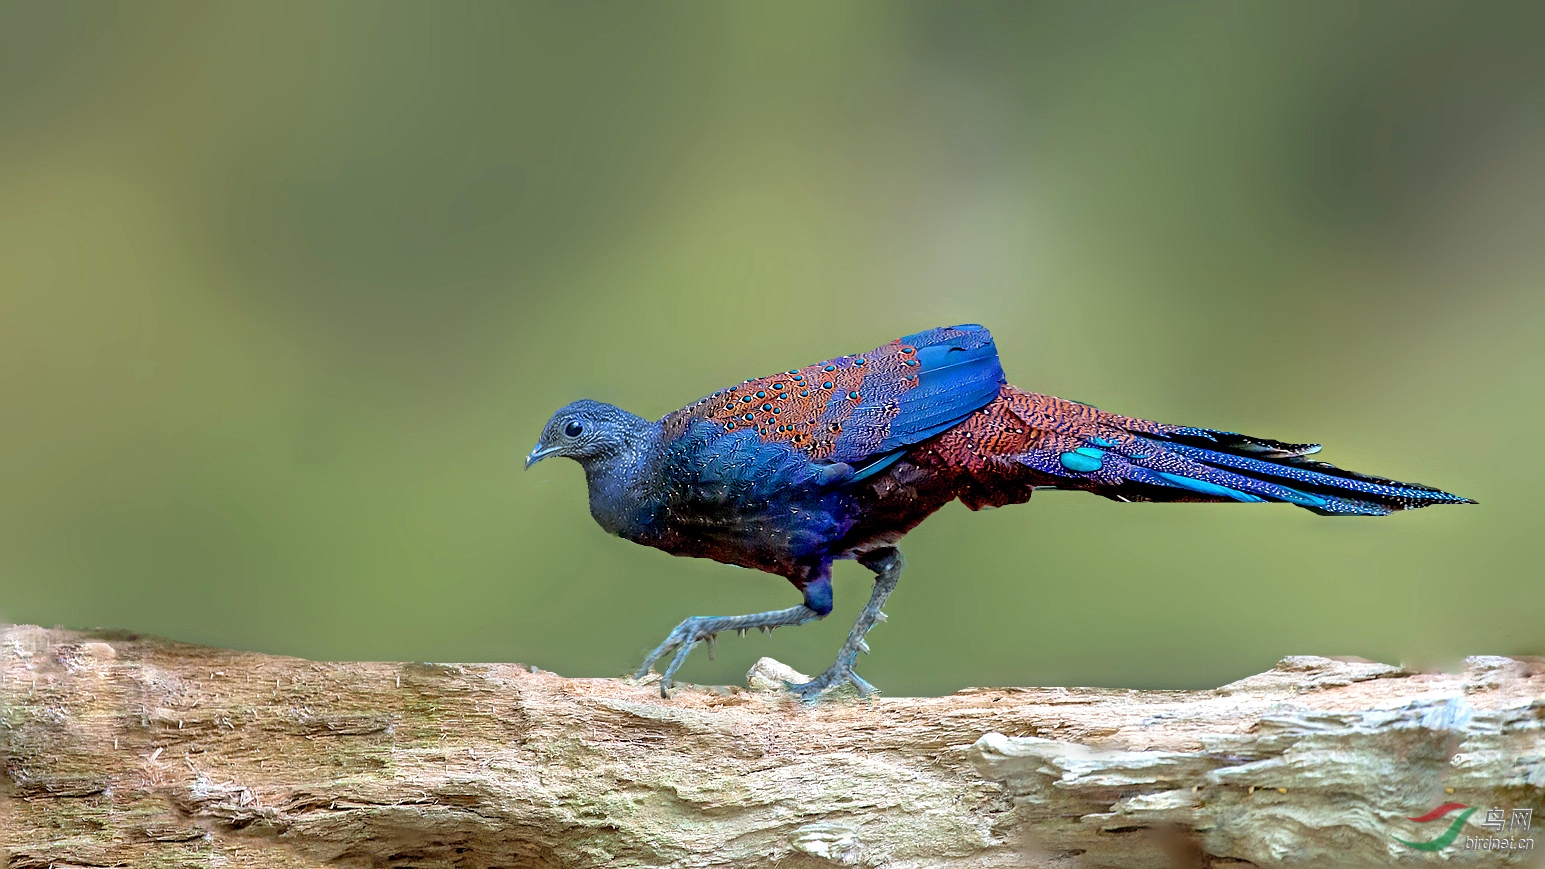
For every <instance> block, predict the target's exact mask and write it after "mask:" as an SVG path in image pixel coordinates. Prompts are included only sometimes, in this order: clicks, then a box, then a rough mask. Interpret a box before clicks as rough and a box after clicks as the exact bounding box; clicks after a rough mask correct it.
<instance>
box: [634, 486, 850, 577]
mask: <svg viewBox="0 0 1545 869" xmlns="http://www.w3.org/2000/svg"><path fill="white" fill-rule="evenodd" d="M849 500H850V499H848V498H845V497H841V496H837V495H834V494H828V495H826V496H824V497H822V498H820V499H819V500H817V499H801V500H775V501H773V502H769V503H763V504H758V505H755V506H754V507H751V508H749V509H748V508H747V506H746V505H742V506H741V509H735V510H727V509H724V505H722V504H684V505H678V506H677V507H675V508H673V509H671V510H667V511H665V513H664V514H662V515H661V516H659V517H657V518H656V521H655V522H653V523H651V525H650V527H648V528H647V529H641V531H642V533H641V534H639V535H638V536H636V537H633V538H632V539H634V540H636V541H637V542H639V543H643V544H646V545H648V546H653V547H655V548H656V549H661V550H664V551H666V552H669V553H671V554H673V555H688V556H693V557H697V558H711V559H713V560H714V561H719V562H722V563H725V564H735V565H739V566H741V567H749V568H752V569H755V570H764V571H768V572H770V573H778V574H784V573H787V572H788V571H789V570H790V569H792V568H794V567H796V566H797V565H800V564H808V563H810V562H811V561H819V560H824V559H825V558H827V557H829V555H828V553H829V552H830V550H831V547H832V546H833V544H835V543H836V542H837V541H839V540H840V539H842V537H843V536H844V535H845V534H846V533H847V531H848V529H849V528H851V527H852V525H853V523H854V521H856V520H855V519H853V518H848V516H850V515H851V513H852V511H851V510H844V509H843V508H844V507H846V506H848V501H849Z"/></svg>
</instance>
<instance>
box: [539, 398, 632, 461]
mask: <svg viewBox="0 0 1545 869" xmlns="http://www.w3.org/2000/svg"><path fill="white" fill-rule="evenodd" d="M647 425H648V423H646V422H645V421H644V420H643V419H642V418H640V417H637V416H634V415H633V414H631V413H628V412H627V411H625V410H623V409H622V408H620V407H617V406H616V405H611V404H607V403H605V402H602V401H591V400H590V399H588V398H586V399H581V400H579V401H576V402H574V403H572V404H567V405H564V406H563V407H561V408H559V409H558V412H557V413H555V414H553V416H552V419H549V420H548V421H547V426H546V427H545V428H543V429H542V437H541V439H540V440H538V441H537V442H536V446H535V447H533V448H532V449H531V452H530V454H529V455H527V456H526V467H528V468H529V467H531V466H532V465H534V464H536V463H537V462H540V461H541V460H543V459H545V458H547V457H548V456H566V457H568V458H571V459H573V460H574V461H576V462H579V463H580V464H581V465H584V466H585V467H587V468H588V467H589V466H590V464H591V463H592V462H595V461H597V460H604V459H607V458H610V457H612V456H616V455H618V454H619V453H621V452H623V451H625V450H627V449H628V448H629V447H630V446H631V445H633V444H634V443H635V441H636V440H637V435H638V433H639V432H640V431H641V430H642V429H643V428H644V427H645V426H647Z"/></svg>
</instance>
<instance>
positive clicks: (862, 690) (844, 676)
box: [783, 660, 878, 703]
mask: <svg viewBox="0 0 1545 869" xmlns="http://www.w3.org/2000/svg"><path fill="white" fill-rule="evenodd" d="M783 685H784V687H785V688H788V689H789V691H790V692H792V693H793V694H794V695H795V696H796V697H798V698H799V699H800V700H803V701H804V702H806V703H813V702H815V701H816V700H817V699H819V698H820V696H821V695H822V694H825V693H826V692H828V691H832V690H834V689H837V688H840V687H842V686H843V685H852V686H853V687H854V688H856V689H858V696H860V697H868V696H869V695H870V694H873V693H875V691H876V690H878V689H876V688H875V687H874V686H873V685H871V684H869V683H868V682H866V681H864V679H863V677H861V676H859V675H858V674H857V673H855V672H853V665H852V663H850V662H848V663H845V662H843V661H841V660H838V661H837V663H835V664H832V665H831V667H829V668H827V670H826V672H825V673H822V674H821V675H819V676H817V677H815V678H814V679H811V680H810V681H809V682H802V683H800V684H797V685H796V684H794V683H793V682H784V683H783Z"/></svg>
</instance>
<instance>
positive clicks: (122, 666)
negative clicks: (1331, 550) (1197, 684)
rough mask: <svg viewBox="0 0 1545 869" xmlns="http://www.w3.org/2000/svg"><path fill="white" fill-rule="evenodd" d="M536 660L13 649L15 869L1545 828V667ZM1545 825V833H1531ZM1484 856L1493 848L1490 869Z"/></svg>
mask: <svg viewBox="0 0 1545 869" xmlns="http://www.w3.org/2000/svg"><path fill="white" fill-rule="evenodd" d="M782 678H802V677H799V676H797V675H796V674H793V673H792V671H789V670H788V669H787V668H785V667H783V666H782V665H780V664H778V663H776V662H774V661H770V660H767V659H764V660H763V661H761V662H759V663H758V665H757V667H756V668H754V669H753V670H752V673H751V678H750V686H749V687H748V688H740V687H732V688H696V687H691V686H688V687H685V688H683V689H682V690H680V691H679V692H678V693H676V694H675V695H674V696H673V697H672V698H671V699H670V700H668V701H664V700H661V699H660V697H659V695H658V689H657V686H655V685H641V684H636V683H632V682H626V681H619V680H612V679H565V678H562V677H560V676H557V675H554V674H552V673H546V672H541V671H537V670H534V669H533V668H530V667H525V666H521V665H517V664H456V665H446V664H382V663H332V664H324V663H314V662H311V661H303V660H298V659H294V658H284V657H276V656H267V655H259V654H251V653H245V652H232V651H223V650H219V649H210V648H203V647H199V646H191V645H184V644H180V643H174V642H169V641H166V640H161V639H155V638H150V637H139V636H133V635H129V634H123V633H104V632H77V631H65V630H45V629H42V628H37V627H26V626H19V627H7V628H4V629H3V636H0V755H3V761H4V768H5V776H4V777H3V779H0V847H3V849H4V852H3V853H4V856H5V857H6V858H7V860H8V862H7V865H8V866H11V867H49V866H53V867H66V866H172V865H200V866H203V865H208V866H232V867H247V866H253V867H257V866H322V865H324V864H329V865H341V866H371V867H385V866H393V867H396V866H416V867H429V866H476V867H546V866H564V867H590V866H603V865H604V866H671V867H682V869H689V867H720V866H724V867H728V866H736V867H744V866H761V865H777V866H782V867H817V866H823V865H853V866H894V867H945V866H949V867H956V866H972V867H977V866H980V867H1009V866H1015V867H1020V866H1047V867H1052V866H1055V867H1083V866H1123V867H1125V866H1131V867H1166V866H1181V867H1189V866H1247V865H1258V866H1275V865H1286V864H1296V865H1305V866H1356V865H1380V866H1382V865H1392V864H1397V865H1405V864H1410V865H1420V864H1424V863H1427V862H1430V861H1431V860H1432V859H1434V858H1435V855H1434V853H1432V852H1426V851H1421V850H1416V849H1413V848H1411V847H1410V846H1408V845H1404V844H1401V843H1400V841H1398V839H1397V838H1396V837H1399V838H1402V839H1406V840H1408V841H1426V840H1430V839H1432V838H1434V837H1436V836H1437V835H1438V834H1440V833H1442V832H1443V830H1444V828H1446V827H1447V826H1449V825H1450V823H1451V821H1452V820H1453V819H1454V818H1455V817H1457V816H1458V812H1457V810H1456V811H1452V812H1450V813H1449V814H1447V815H1445V816H1444V817H1443V818H1441V819H1440V820H1437V821H1432V822H1427V823H1417V822H1413V821H1410V820H1408V819H1407V818H1408V816H1417V815H1421V814H1423V813H1425V812H1427V811H1428V810H1430V809H1433V808H1434V807H1435V806H1438V805H1439V804H1442V803H1462V804H1464V805H1465V806H1468V807H1478V811H1477V812H1476V813H1475V814H1473V815H1472V816H1471V817H1470V819H1469V821H1467V822H1466V823H1465V824H1464V825H1463V827H1464V829H1463V831H1462V832H1463V835H1461V836H1459V838H1458V839H1456V840H1455V841H1454V842H1453V843H1452V844H1450V845H1449V846H1447V847H1446V848H1444V849H1443V850H1442V851H1441V853H1440V854H1439V855H1437V856H1439V857H1445V858H1448V859H1449V860H1452V861H1455V862H1459V863H1462V864H1472V863H1473V864H1475V865H1487V866H1496V865H1536V863H1537V862H1538V859H1539V856H1538V854H1537V853H1534V852H1530V851H1526V850H1519V851H1506V852H1497V851H1495V850H1486V851H1479V850H1474V849H1469V850H1467V849H1466V848H1465V847H1464V845H1465V840H1466V839H1467V838H1468V839H1470V841H1471V843H1472V844H1476V843H1479V841H1480V839H1479V837H1482V836H1489V837H1492V838H1497V839H1499V840H1501V839H1506V841H1508V842H1510V843H1513V844H1516V845H1517V846H1518V847H1520V848H1522V847H1524V845H1523V844H1522V843H1524V842H1525V841H1526V840H1527V841H1530V842H1532V838H1533V836H1534V833H1533V832H1532V831H1527V830H1523V829H1522V828H1519V827H1514V828H1513V829H1512V830H1511V831H1506V830H1504V831H1502V832H1501V833H1493V831H1491V830H1489V829H1487V828H1485V827H1483V826H1481V823H1482V821H1483V820H1484V819H1485V817H1486V810H1487V809H1489V808H1493V807H1495V808H1503V809H1506V810H1508V813H1509V815H1511V810H1512V809H1514V808H1520V809H1534V810H1539V809H1541V808H1545V805H1542V803H1545V699H1542V697H1545V662H1541V661H1539V660H1534V659H1512V658H1491V657H1488V658H1472V659H1470V660H1469V661H1468V662H1467V664H1466V667H1465V669H1464V671H1463V672H1462V673H1455V674H1449V673H1414V672H1410V671H1407V670H1403V669H1400V668H1397V667H1392V666H1387V665H1383V664H1376V663H1372V662H1368V661H1362V660H1338V659H1329V658H1317V657H1297V658H1288V659H1285V660H1283V661H1282V662H1281V663H1280V664H1278V666H1277V667H1276V668H1275V669H1273V670H1271V671H1270V672H1267V673H1263V674H1261V675H1259V676H1254V677H1251V678H1248V679H1245V680H1243V681H1240V682H1235V683H1233V684H1231V685H1226V686H1224V687H1222V688H1218V689H1216V690H1212V691H1131V690H1099V689H1084V688H1009V689H973V690H968V691H962V692H960V693H957V694H953V695H950V696H947V697H924V698H885V697H881V698H872V699H868V700H858V699H856V698H852V697H848V698H842V697H839V698H835V699H829V700H827V701H824V702H821V703H819V704H816V705H813V706H807V705H801V704H799V703H797V702H795V701H793V700H791V699H790V698H789V697H788V696H787V695H786V694H785V693H783V692H782V691H781V689H780V685H779V680H781V679H782ZM1542 822H1545V819H1542ZM1493 847H1495V845H1493Z"/></svg>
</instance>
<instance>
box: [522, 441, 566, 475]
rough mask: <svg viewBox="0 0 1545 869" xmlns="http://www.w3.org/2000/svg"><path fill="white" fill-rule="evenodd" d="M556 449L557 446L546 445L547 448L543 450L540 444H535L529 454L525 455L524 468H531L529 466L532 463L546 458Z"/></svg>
mask: <svg viewBox="0 0 1545 869" xmlns="http://www.w3.org/2000/svg"><path fill="white" fill-rule="evenodd" d="M557 451H558V448H557V447H548V448H547V449H545V450H544V449H542V445H541V444H537V445H536V446H535V447H533V448H532V449H531V454H530V455H528V456H526V470H528V471H529V470H531V466H532V465H534V464H536V463H537V462H540V461H541V460H543V459H545V458H547V457H548V456H550V455H552V454H553V453H555V452H557Z"/></svg>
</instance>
